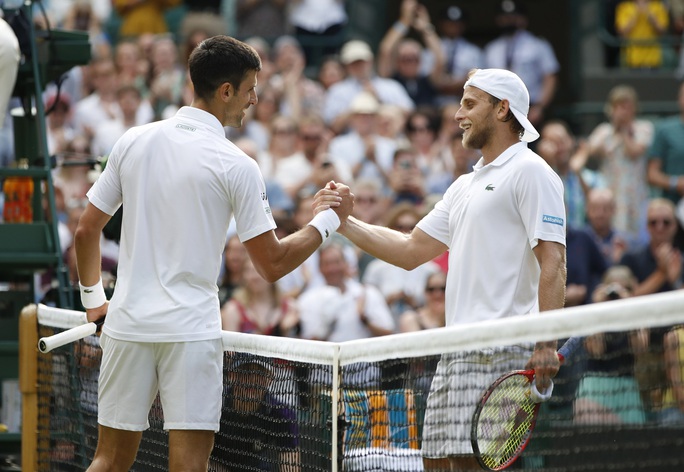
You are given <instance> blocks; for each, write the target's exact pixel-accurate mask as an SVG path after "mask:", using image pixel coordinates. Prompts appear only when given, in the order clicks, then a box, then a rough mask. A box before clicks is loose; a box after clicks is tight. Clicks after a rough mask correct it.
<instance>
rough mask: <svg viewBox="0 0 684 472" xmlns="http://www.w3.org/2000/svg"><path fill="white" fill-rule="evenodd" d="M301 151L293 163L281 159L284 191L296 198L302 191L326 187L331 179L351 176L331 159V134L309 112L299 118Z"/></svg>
mask: <svg viewBox="0 0 684 472" xmlns="http://www.w3.org/2000/svg"><path fill="white" fill-rule="evenodd" d="M297 138H298V142H299V150H300V151H301V152H299V153H297V154H295V156H297V157H296V158H292V159H291V160H290V162H286V161H284V160H281V162H280V169H281V173H282V174H283V175H285V176H287V182H282V181H281V182H282V183H283V185H284V186H285V191H286V192H287V193H288V194H289V195H290V196H291V197H293V198H294V196H295V195H297V194H298V193H299V192H301V191H302V190H312V189H319V188H323V187H325V184H326V183H327V182H330V181H331V180H335V181H345V180H349V177H350V176H349V175H345V174H344V173H343V172H340V171H338V169H337V168H336V166H335V164H333V163H332V161H331V160H330V158H329V155H328V145H329V142H330V139H331V138H332V133H331V132H330V130H328V128H327V127H326V126H325V122H324V121H323V118H321V117H320V116H319V115H315V114H309V115H305V116H304V117H302V119H301V120H299V126H298V128H297Z"/></svg>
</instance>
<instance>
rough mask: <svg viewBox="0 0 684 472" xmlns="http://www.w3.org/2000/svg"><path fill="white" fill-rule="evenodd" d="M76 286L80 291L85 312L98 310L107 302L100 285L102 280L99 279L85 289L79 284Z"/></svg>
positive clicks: (102, 287)
mask: <svg viewBox="0 0 684 472" xmlns="http://www.w3.org/2000/svg"><path fill="white" fill-rule="evenodd" d="M78 286H79V288H80V291H81V303H82V304H83V308H85V309H86V310H90V309H93V308H99V307H101V306H102V305H104V304H105V303H106V302H107V296H106V295H105V291H104V286H103V285H102V278H100V280H98V281H97V283H96V284H95V285H91V286H89V287H86V286H84V285H83V284H81V282H79V283H78Z"/></svg>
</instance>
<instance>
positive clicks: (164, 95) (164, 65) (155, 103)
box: [149, 36, 186, 119]
mask: <svg viewBox="0 0 684 472" xmlns="http://www.w3.org/2000/svg"><path fill="white" fill-rule="evenodd" d="M178 59H179V58H178V47H177V46H176V43H175V42H174V41H173V38H172V37H171V36H161V37H158V38H157V39H155V41H154V43H153V44H152V49H151V64H152V75H151V79H150V97H149V100H150V103H151V105H152V108H153V109H154V115H155V118H156V119H163V118H164V116H163V113H164V110H165V108H166V107H168V106H169V105H178V104H180V103H181V98H182V95H183V89H184V87H185V81H186V71H185V70H184V69H183V67H182V66H181V64H180V62H179V60H178ZM176 111H177V110H174V111H173V112H174V113H175V112H176Z"/></svg>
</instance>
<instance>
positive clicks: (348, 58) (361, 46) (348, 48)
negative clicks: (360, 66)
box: [340, 39, 373, 64]
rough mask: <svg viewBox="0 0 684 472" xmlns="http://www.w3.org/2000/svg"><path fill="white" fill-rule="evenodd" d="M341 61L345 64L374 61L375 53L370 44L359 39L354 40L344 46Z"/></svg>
mask: <svg viewBox="0 0 684 472" xmlns="http://www.w3.org/2000/svg"><path fill="white" fill-rule="evenodd" d="M340 60H341V61H342V63H343V64H351V63H352V62H355V61H372V60H373V51H371V48H370V46H369V45H368V43H365V42H364V41H361V40H359V39H352V40H351V41H349V42H347V43H345V45H344V46H342V50H341V51H340Z"/></svg>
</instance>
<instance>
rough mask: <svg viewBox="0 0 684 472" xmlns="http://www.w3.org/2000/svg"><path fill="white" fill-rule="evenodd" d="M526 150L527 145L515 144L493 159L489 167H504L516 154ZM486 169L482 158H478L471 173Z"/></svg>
mask: <svg viewBox="0 0 684 472" xmlns="http://www.w3.org/2000/svg"><path fill="white" fill-rule="evenodd" d="M526 148H527V143H525V142H523V141H520V142H519V143H515V144H514V145H512V146H511V147H509V148H508V149H506V150H505V151H504V152H502V153H501V154H499V156H498V157H497V158H496V159H494V160H493V161H492V162H491V163H489V167H500V166H502V165H504V164H505V163H506V162H508V161H509V160H511V158H512V157H513V156H515V155H516V154H518V153H519V152H520V151H522V150H523V149H526ZM484 167H487V166H485V164H484V158H483V157H480V159H479V160H478V161H477V164H475V165H474V166H473V171H475V172H477V171H478V170H481V169H482V168H484Z"/></svg>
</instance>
